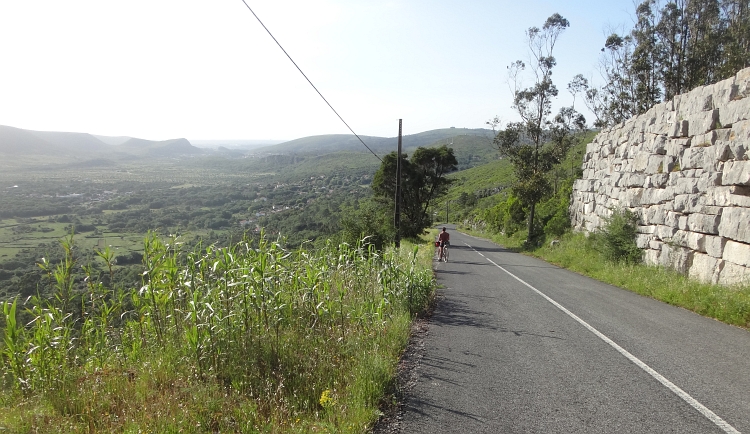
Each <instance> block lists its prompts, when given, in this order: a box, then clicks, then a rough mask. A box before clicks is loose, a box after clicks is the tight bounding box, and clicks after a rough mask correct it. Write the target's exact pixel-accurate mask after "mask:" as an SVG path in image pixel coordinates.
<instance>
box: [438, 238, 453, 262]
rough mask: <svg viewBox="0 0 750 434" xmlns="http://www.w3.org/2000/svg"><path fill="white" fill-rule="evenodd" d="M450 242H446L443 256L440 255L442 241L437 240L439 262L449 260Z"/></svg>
mask: <svg viewBox="0 0 750 434" xmlns="http://www.w3.org/2000/svg"><path fill="white" fill-rule="evenodd" d="M449 244H450V243H448V242H446V243H445V245H444V246H443V254H442V256H441V255H440V242H439V241H435V247H437V251H438V262H440V261H444V262H448V245H449Z"/></svg>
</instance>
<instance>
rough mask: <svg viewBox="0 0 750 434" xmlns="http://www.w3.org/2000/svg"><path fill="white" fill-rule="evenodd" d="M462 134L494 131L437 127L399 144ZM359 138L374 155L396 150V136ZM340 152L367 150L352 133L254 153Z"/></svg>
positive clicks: (416, 144) (413, 146) (409, 146)
mask: <svg viewBox="0 0 750 434" xmlns="http://www.w3.org/2000/svg"><path fill="white" fill-rule="evenodd" d="M462 136H472V137H483V138H487V139H489V141H491V140H492V137H493V133H492V131H491V130H487V129H483V128H478V129H468V128H443V129H439V130H431V131H425V132H422V133H418V134H409V135H405V136H403V139H402V147H403V149H404V152H410V151H412V150H414V149H416V148H418V147H420V146H430V145H432V144H434V143H436V142H439V141H442V140H450V139H451V138H453V139H456V138H458V137H462ZM360 137H362V140H363V141H364V142H365V144H366V145H367V146H368V147H370V149H372V150H373V151H374V152H375V153H377V154H387V153H389V152H391V151H395V150H396V147H397V145H398V137H373V136H360ZM489 141H488V143H489ZM339 151H349V152H369V151H367V149H366V148H365V147H364V146H362V143H361V142H360V141H359V140H357V138H356V137H355V136H354V135H351V134H328V135H322V136H310V137H304V138H301V139H296V140H292V141H289V142H284V143H281V144H278V145H274V146H266V147H263V148H259V149H257V150H256V151H255V152H257V153H299V154H325V153H330V152H339Z"/></svg>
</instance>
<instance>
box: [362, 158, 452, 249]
mask: <svg viewBox="0 0 750 434" xmlns="http://www.w3.org/2000/svg"><path fill="white" fill-rule="evenodd" d="M397 160H398V157H397V155H396V153H395V152H391V153H390V154H388V155H386V156H385V157H384V158H383V163H382V164H381V165H380V168H379V169H378V171H377V172H376V173H375V177H374V178H373V181H372V191H373V194H374V196H375V197H376V198H378V199H379V200H380V201H381V202H384V203H387V204H389V205H390V204H392V203H393V200H394V199H395V195H396V162H397ZM457 165H458V161H457V160H456V157H455V155H454V154H453V148H449V147H447V146H445V145H443V146H441V147H438V148H422V147H419V148H417V149H416V150H415V151H414V154H412V156H411V158H408V156H407V155H406V154H401V195H402V200H401V222H400V223H401V224H400V227H401V235H402V236H404V237H416V236H419V235H420V234H421V233H422V232H423V231H424V230H425V229H426V228H427V227H429V226H430V225H431V224H432V218H431V216H430V215H429V214H428V212H427V210H428V209H429V207H430V204H431V203H433V202H434V200H435V199H436V198H438V197H440V196H442V195H444V194H445V193H446V192H447V191H448V187H449V186H450V184H451V180H449V179H447V178H446V177H445V175H447V174H448V173H450V172H452V171H454V170H456V166H457Z"/></svg>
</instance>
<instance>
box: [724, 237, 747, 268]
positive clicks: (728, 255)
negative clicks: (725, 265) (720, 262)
mask: <svg viewBox="0 0 750 434" xmlns="http://www.w3.org/2000/svg"><path fill="white" fill-rule="evenodd" d="M721 257H722V258H723V259H724V260H725V261H729V262H734V263H735V264H738V265H742V266H745V267H750V244H746V243H738V242H736V241H731V240H729V241H727V244H726V245H725V246H724V254H723V255H722V256H721Z"/></svg>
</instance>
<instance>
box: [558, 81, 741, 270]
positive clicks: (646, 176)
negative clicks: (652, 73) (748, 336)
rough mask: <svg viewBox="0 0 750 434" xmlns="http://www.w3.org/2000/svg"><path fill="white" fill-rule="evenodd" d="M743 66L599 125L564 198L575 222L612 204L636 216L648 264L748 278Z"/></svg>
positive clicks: (588, 224)
mask: <svg viewBox="0 0 750 434" xmlns="http://www.w3.org/2000/svg"><path fill="white" fill-rule="evenodd" d="M749 160H750V68H747V69H744V70H742V71H740V72H739V73H737V75H736V76H734V77H733V78H730V79H727V80H724V81H722V82H719V83H716V84H714V85H711V86H705V87H700V88H696V89H694V90H692V91H691V92H689V93H686V94H682V95H677V96H675V97H674V98H673V99H672V100H671V101H667V102H664V103H661V104H658V105H656V106H654V107H653V108H651V110H649V111H648V112H646V113H645V114H643V115H640V116H637V117H634V118H632V119H630V120H628V121H627V122H624V123H622V124H619V125H616V126H614V127H611V128H607V129H604V130H602V131H601V132H600V133H599V134H598V135H597V136H596V138H595V139H594V141H593V142H592V143H590V144H589V145H588V147H587V148H586V155H585V156H584V160H583V178H582V179H580V180H578V181H576V183H575V185H574V187H573V197H572V201H571V206H570V213H571V219H572V222H573V226H574V228H575V229H577V230H583V231H595V230H596V229H598V228H599V227H601V225H602V224H603V223H604V222H605V219H606V218H607V217H609V216H610V215H611V214H612V212H613V210H615V209H618V208H620V209H630V210H631V211H633V212H635V213H637V215H638V216H639V218H640V222H639V225H640V226H639V235H638V238H637V242H638V247H640V248H642V249H643V250H644V260H645V262H646V263H648V264H654V265H663V266H670V267H673V268H675V269H677V270H679V271H682V272H684V273H687V274H688V275H690V276H691V277H693V278H696V279H698V280H701V281H705V282H712V283H720V284H734V283H743V282H744V283H747V282H750V161H749Z"/></svg>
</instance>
